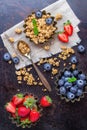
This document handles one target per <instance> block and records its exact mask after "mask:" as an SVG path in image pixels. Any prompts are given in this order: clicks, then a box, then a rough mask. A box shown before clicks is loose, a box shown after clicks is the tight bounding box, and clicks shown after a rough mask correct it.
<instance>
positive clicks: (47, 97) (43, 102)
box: [40, 96, 52, 107]
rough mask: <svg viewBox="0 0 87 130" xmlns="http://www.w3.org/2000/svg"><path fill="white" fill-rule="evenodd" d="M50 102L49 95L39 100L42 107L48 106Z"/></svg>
mask: <svg viewBox="0 0 87 130" xmlns="http://www.w3.org/2000/svg"><path fill="white" fill-rule="evenodd" d="M51 104H52V99H51V98H50V97H49V96H43V97H42V98H41V100H40V105H41V106H42V107H49V106H51Z"/></svg>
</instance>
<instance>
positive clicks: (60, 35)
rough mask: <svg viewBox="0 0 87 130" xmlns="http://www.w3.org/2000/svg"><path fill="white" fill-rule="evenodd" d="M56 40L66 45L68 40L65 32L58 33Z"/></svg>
mask: <svg viewBox="0 0 87 130" xmlns="http://www.w3.org/2000/svg"><path fill="white" fill-rule="evenodd" d="M58 39H59V40H60V41H62V42H64V43H68V41H69V38H68V35H67V34H66V33H65V32H58Z"/></svg>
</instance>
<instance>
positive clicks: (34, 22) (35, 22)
mask: <svg viewBox="0 0 87 130" xmlns="http://www.w3.org/2000/svg"><path fill="white" fill-rule="evenodd" d="M32 23H33V27H34V28H33V31H34V34H35V35H38V34H39V31H38V27H37V21H36V20H35V19H32Z"/></svg>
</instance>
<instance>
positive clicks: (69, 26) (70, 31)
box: [64, 20, 73, 36]
mask: <svg viewBox="0 0 87 130" xmlns="http://www.w3.org/2000/svg"><path fill="white" fill-rule="evenodd" d="M64 30H65V33H67V35H68V36H71V35H72V34H73V26H72V24H71V22H70V21H69V20H67V22H66V23H64Z"/></svg>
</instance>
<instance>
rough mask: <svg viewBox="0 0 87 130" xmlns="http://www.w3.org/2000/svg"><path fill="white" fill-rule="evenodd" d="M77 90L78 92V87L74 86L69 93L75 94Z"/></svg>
mask: <svg viewBox="0 0 87 130" xmlns="http://www.w3.org/2000/svg"><path fill="white" fill-rule="evenodd" d="M77 90H78V87H76V86H75V87H71V88H70V92H72V93H74V94H75V93H76V92H77Z"/></svg>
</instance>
